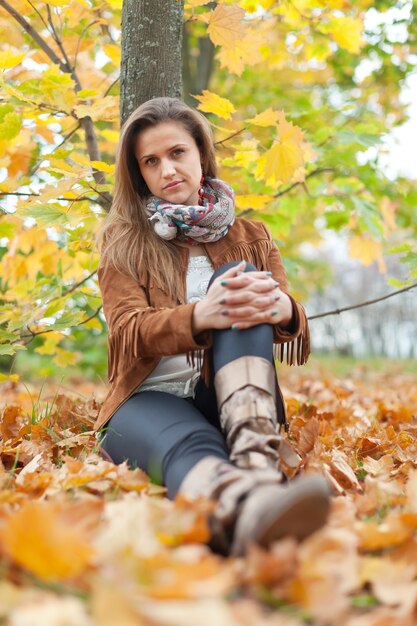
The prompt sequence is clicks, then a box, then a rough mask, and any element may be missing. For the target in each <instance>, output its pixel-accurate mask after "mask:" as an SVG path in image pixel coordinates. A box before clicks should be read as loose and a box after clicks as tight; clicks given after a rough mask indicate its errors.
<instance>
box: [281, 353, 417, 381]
mask: <svg viewBox="0 0 417 626" xmlns="http://www.w3.org/2000/svg"><path fill="white" fill-rule="evenodd" d="M285 367H288V366H285ZM317 371H319V372H320V373H321V374H322V375H323V376H329V375H334V376H337V377H343V376H348V375H351V374H353V373H360V372H361V371H364V372H378V373H392V374H406V373H411V374H412V373H417V359H389V358H387V357H378V356H368V357H363V358H358V357H351V356H340V355H337V354H319V353H316V354H311V356H310V358H309V360H308V362H307V364H306V365H304V366H303V372H304V373H306V374H307V373H311V372H317Z"/></svg>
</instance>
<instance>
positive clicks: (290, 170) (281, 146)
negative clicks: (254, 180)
mask: <svg viewBox="0 0 417 626" xmlns="http://www.w3.org/2000/svg"><path fill="white" fill-rule="evenodd" d="M303 163H304V159H303V151H302V149H301V146H300V144H298V143H296V142H295V141H276V142H275V143H274V144H273V146H272V148H270V149H269V150H268V152H267V153H266V155H265V157H263V158H262V159H260V161H259V164H258V168H257V171H256V173H257V175H258V176H259V175H260V176H261V177H262V178H264V179H265V180H266V182H267V183H268V184H270V185H273V186H276V185H279V184H285V183H289V182H290V181H291V180H292V178H293V176H294V174H295V172H296V170H297V169H298V168H299V167H301V166H302V165H303Z"/></svg>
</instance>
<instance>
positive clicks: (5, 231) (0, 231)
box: [0, 220, 16, 239]
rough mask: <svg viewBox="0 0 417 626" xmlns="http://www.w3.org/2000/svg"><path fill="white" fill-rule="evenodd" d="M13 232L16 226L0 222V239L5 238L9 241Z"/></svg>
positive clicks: (11, 223)
mask: <svg viewBox="0 0 417 626" xmlns="http://www.w3.org/2000/svg"><path fill="white" fill-rule="evenodd" d="M15 232H16V224H14V223H13V222H4V221H3V220H1V221H0V238H1V237H7V239H11V238H12V237H14V234H15Z"/></svg>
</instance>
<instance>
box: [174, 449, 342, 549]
mask: <svg viewBox="0 0 417 626" xmlns="http://www.w3.org/2000/svg"><path fill="white" fill-rule="evenodd" d="M179 493H180V494H181V495H184V496H186V497H187V498H190V499H194V498H197V497H205V498H208V499H210V500H215V501H216V502H217V506H216V508H215V510H214V512H213V513H212V515H211V517H210V519H209V525H210V531H211V534H212V538H211V541H210V544H209V545H210V546H211V548H212V549H213V550H215V551H216V552H219V553H220V554H223V555H230V554H232V555H234V556H241V555H243V554H245V552H246V551H247V549H248V548H249V546H250V545H251V544H252V543H256V544H259V545H262V546H264V547H267V546H269V545H270V544H271V543H272V542H273V541H275V540H277V539H280V538H281V537H283V536H286V535H292V536H294V537H296V538H298V539H303V538H304V537H306V536H308V535H309V534H311V533H313V532H314V531H315V530H317V529H318V528H320V527H321V526H322V525H323V524H324V523H325V521H326V518H327V514H328V510H329V503H330V491H329V487H328V486H327V482H326V481H325V479H324V478H322V477H321V476H306V477H301V478H297V479H295V480H294V481H293V483H288V484H286V485H280V484H278V483H277V477H276V473H274V472H271V471H268V470H267V471H265V470H256V469H251V470H245V469H240V468H238V467H235V466H234V465H232V464H231V463H229V462H228V461H224V460H223V459H219V458H216V457H211V456H209V457H206V458H204V459H202V460H201V461H199V462H198V463H197V464H196V465H195V466H194V467H193V468H192V469H191V470H190V472H189V473H188V474H187V476H186V477H185V479H184V480H183V482H182V483H181V486H180V489H179Z"/></svg>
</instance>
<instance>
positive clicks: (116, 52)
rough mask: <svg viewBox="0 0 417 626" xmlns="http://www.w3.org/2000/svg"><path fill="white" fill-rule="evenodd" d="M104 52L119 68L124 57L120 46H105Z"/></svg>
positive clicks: (108, 44)
mask: <svg viewBox="0 0 417 626" xmlns="http://www.w3.org/2000/svg"><path fill="white" fill-rule="evenodd" d="M103 51H104V52H105V54H107V56H108V57H109V58H110V59H111V60H112V61H113V63H114V64H115V65H117V67H119V65H120V60H121V57H122V50H121V48H120V46H116V45H115V44H110V43H107V44H105V45H104V46H103Z"/></svg>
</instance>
